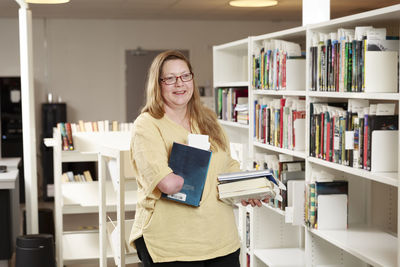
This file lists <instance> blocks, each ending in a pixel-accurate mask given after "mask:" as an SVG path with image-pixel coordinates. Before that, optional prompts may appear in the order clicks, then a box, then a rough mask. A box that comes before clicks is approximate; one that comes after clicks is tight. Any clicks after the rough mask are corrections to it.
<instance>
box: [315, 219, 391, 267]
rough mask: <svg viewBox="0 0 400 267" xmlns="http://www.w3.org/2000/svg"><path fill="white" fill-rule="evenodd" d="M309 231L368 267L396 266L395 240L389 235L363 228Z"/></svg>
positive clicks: (350, 227)
mask: <svg viewBox="0 0 400 267" xmlns="http://www.w3.org/2000/svg"><path fill="white" fill-rule="evenodd" d="M310 231H311V233H312V234H314V235H316V236H319V237H321V238H323V239H325V240H326V241H328V242H330V243H332V244H333V245H335V246H337V247H339V248H341V249H343V250H344V251H346V252H348V253H350V254H352V255H354V256H356V257H357V258H359V259H361V260H363V261H364V262H366V263H368V264H370V265H373V266H397V253H398V251H397V238H396V237H395V236H393V235H391V234H389V233H386V232H383V231H381V230H377V229H373V228H369V227H365V226H353V227H352V226H349V228H348V229H347V230H316V229H311V230H310Z"/></svg>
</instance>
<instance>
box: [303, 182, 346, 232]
mask: <svg viewBox="0 0 400 267" xmlns="http://www.w3.org/2000/svg"><path fill="white" fill-rule="evenodd" d="M304 211H305V216H304V221H305V225H306V226H307V227H309V228H314V229H319V230H339V229H341V230H344V229H347V225H348V223H347V221H348V219H347V218H348V182H347V181H345V180H331V181H315V182H310V183H306V188H305V209H304Z"/></svg>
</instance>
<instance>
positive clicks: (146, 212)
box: [129, 113, 239, 262]
mask: <svg viewBox="0 0 400 267" xmlns="http://www.w3.org/2000/svg"><path fill="white" fill-rule="evenodd" d="M193 128H194V129H193ZM192 133H199V130H198V129H197V127H193V126H192ZM188 134H189V132H188V131H187V130H186V129H185V128H183V127H182V126H180V125H178V124H176V123H175V122H173V121H172V120H170V119H168V118H167V117H166V116H164V117H163V118H161V119H155V118H153V117H152V116H151V115H149V114H148V113H143V114H141V115H140V116H139V117H138V118H137V119H136V121H135V123H134V129H133V133H132V142H131V159H132V163H133V167H134V171H135V174H136V177H137V183H138V193H137V197H138V203H137V206H136V214H135V221H134V225H133V227H132V231H131V234H130V239H129V243H130V244H131V245H132V246H134V243H133V241H134V240H136V239H138V238H139V237H141V236H143V237H144V240H145V242H146V246H147V248H148V250H149V253H150V255H151V257H152V259H153V261H154V262H169V261H196V260H205V259H211V258H215V257H220V256H224V255H227V254H229V253H232V252H234V251H236V250H237V249H238V248H239V237H238V231H237V227H236V223H235V218H234V214H233V208H232V206H230V205H227V204H225V203H223V202H222V201H220V200H219V199H218V191H217V175H218V174H219V173H225V172H234V171H239V164H238V162H237V161H235V160H233V159H232V158H231V157H230V154H229V153H230V152H229V151H228V152H225V151H217V152H215V151H213V152H212V156H211V160H210V165H209V169H208V174H207V180H206V183H205V186H204V191H203V196H202V199H201V202H200V207H192V206H188V205H185V204H182V203H177V202H174V201H171V200H166V199H163V198H160V196H161V192H160V190H159V189H158V188H157V187H156V186H157V184H158V183H159V182H160V180H161V179H162V178H164V177H165V176H166V175H167V174H169V173H171V172H172V170H171V168H169V167H168V157H169V154H170V152H171V148H172V144H173V142H178V143H185V144H187V136H188Z"/></svg>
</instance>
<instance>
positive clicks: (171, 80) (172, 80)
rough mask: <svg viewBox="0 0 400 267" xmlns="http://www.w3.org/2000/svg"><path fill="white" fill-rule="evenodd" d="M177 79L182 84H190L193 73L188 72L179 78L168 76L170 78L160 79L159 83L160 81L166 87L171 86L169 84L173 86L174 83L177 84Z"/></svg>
mask: <svg viewBox="0 0 400 267" xmlns="http://www.w3.org/2000/svg"><path fill="white" fill-rule="evenodd" d="M178 79H181V81H182V82H190V81H191V80H193V73H191V72H189V73H185V74H182V75H181V76H170V77H166V78H162V79H160V81H162V82H163V83H165V84H166V85H171V84H175V83H176V82H178Z"/></svg>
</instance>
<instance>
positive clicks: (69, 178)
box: [61, 170, 93, 183]
mask: <svg viewBox="0 0 400 267" xmlns="http://www.w3.org/2000/svg"><path fill="white" fill-rule="evenodd" d="M61 181H62V182H63V183H70V182H93V178H92V175H91V174H90V171H89V170H87V171H84V172H83V173H77V174H74V173H73V172H72V171H67V172H64V173H63V174H62V175H61Z"/></svg>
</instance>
